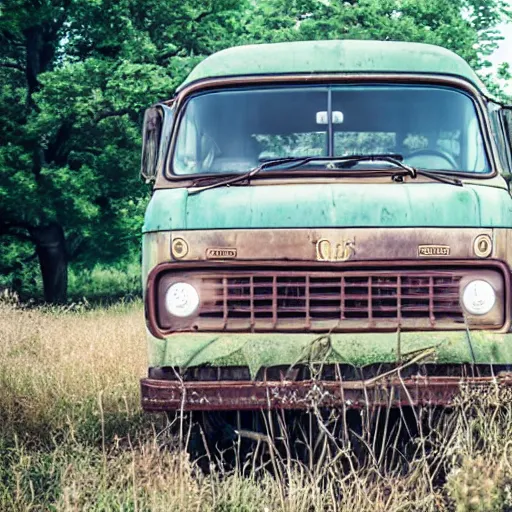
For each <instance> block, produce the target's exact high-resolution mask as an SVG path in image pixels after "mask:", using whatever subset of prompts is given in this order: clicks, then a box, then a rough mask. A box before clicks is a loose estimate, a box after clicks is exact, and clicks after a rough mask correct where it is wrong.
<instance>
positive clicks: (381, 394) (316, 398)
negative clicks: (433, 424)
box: [141, 373, 512, 411]
mask: <svg viewBox="0 0 512 512" xmlns="http://www.w3.org/2000/svg"><path fill="white" fill-rule="evenodd" d="M475 394H476V395H478V396H484V397H486V400H488V401H489V400H490V402H491V403H493V404H497V403H503V401H509V400H511V399H512V374H509V373H506V374H498V375H497V376H495V377H464V378H461V377H420V376H417V377H409V378H406V379H400V378H392V379H380V378H379V379H371V380H368V381H343V382H340V381H317V380H307V381H215V382H209V381H192V382H190V381H188V382H180V381H168V380H156V379H141V396H142V407H143V409H144V410H145V411H169V410H180V409H181V410H185V411H194V410H195V411H211V410H225V411H228V410H259V409H311V408H315V407H337V408H340V407H341V408H343V407H345V408H363V407H369V406H386V407H400V406H408V405H432V406H450V405H454V404H455V403H456V402H457V401H459V402H460V401H461V400H464V398H471V397H474V396H475Z"/></svg>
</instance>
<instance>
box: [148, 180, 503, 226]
mask: <svg viewBox="0 0 512 512" xmlns="http://www.w3.org/2000/svg"><path fill="white" fill-rule="evenodd" d="M489 181H492V182H493V183H496V184H502V185H503V188H501V187H495V186H487V183H488V180H483V181H481V183H482V184H481V185H479V184H466V185H465V186H463V187H457V186H454V185H446V184H442V183H410V184H409V183H408V184H400V183H395V184H392V183H390V184H388V185H382V184H377V183H360V184H358V183H334V184H333V183H323V184H294V185H293V186H291V185H290V184H282V185H273V186H259V185H258V184H257V182H254V183H253V184H252V185H251V186H241V187H219V188H214V189H210V190H205V191H203V192H201V193H199V194H194V195H191V196H189V195H188V192H187V190H186V189H162V190H157V191H155V193H154V194H153V197H152V199H151V202H150V203H149V206H148V208H147V211H146V217H145V221H144V228H143V230H144V232H151V231H169V230H186V229H237V228H238V229H243V228H246V229H249V228H320V227H324V228H328V227H333V228H334V227H340V228H342V227H488V228H492V227H496V228H498V227H511V226H512V200H511V198H510V195H509V193H508V191H507V190H506V188H505V185H504V181H503V180H502V178H499V180H498V181H496V180H489Z"/></svg>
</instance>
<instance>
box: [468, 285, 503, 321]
mask: <svg viewBox="0 0 512 512" xmlns="http://www.w3.org/2000/svg"><path fill="white" fill-rule="evenodd" d="M462 302H463V304H464V307H465V308H466V309H467V310H468V312H469V313H471V314H472V315H485V314H486V313H489V311H491V309H492V307H493V306H494V303H495V302H496V294H495V293H494V289H493V287H492V286H491V285H490V284H489V283H488V282H487V281H482V280H481V279H477V280H475V281H471V282H470V283H469V284H468V285H467V286H466V288H464V293H463V294H462Z"/></svg>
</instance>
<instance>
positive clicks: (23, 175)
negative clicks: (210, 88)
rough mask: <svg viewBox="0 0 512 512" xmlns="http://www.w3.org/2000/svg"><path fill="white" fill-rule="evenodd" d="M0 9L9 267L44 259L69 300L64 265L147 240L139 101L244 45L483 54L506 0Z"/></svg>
mask: <svg viewBox="0 0 512 512" xmlns="http://www.w3.org/2000/svg"><path fill="white" fill-rule="evenodd" d="M0 9H1V16H0V43H1V45H2V50H3V51H2V55H1V56H0V84H1V86H0V137H1V141H2V145H1V147H0V271H1V272H2V273H3V274H9V275H10V276H11V283H13V282H14V284H19V283H16V280H19V279H20V277H19V276H23V272H22V270H23V269H24V268H25V267H26V265H31V264H32V261H35V259H37V261H38V262H39V266H40V270H41V274H42V278H43V285H44V297H45V299H46V300H47V301H48V302H60V301H64V300H65V299H66V281H67V268H68V263H69V262H70V261H73V262H74V263H75V264H82V265H88V264H89V265H91V264H93V263H94V262H97V261H102V262H105V263H114V262H116V261H118V260H120V259H122V258H123V257H126V256H127V255H129V256H133V254H134V253H135V252H136V250H137V247H138V237H139V228H140V224H141V222H142V215H143V208H144V205H145V202H146V200H147V196H148V190H147V188H145V187H144V186H142V185H141V184H140V183H139V182H138V181H137V179H136V176H137V170H138V167H139V162H140V157H139V152H140V125H141V122H142V113H143V110H144V109H145V108H146V107H147V106H149V105H151V104H152V103H154V102H155V101H157V100H160V99H163V98H168V97H170V96H171V95H172V93H173V91H174V89H175V88H176V86H177V85H178V84H179V83H180V82H181V81H182V80H183V78H184V77H185V76H186V74H187V73H188V72H189V71H190V69H191V68H192V67H193V65H194V64H195V63H197V62H198V61H199V60H200V59H201V58H202V57H203V56H206V55H208V54H210V53H212V52H214V51H217V50H220V49H222V48H225V47H228V46H232V45H235V44H243V43H253V42H273V41H289V40H301V39H333V38H357V39H380V40H385V39H395V40H410V41H423V42H428V43H434V44H440V45H442V46H445V47H447V48H450V49H452V50H454V51H455V52H457V53H458V54H460V55H461V56H462V57H464V58H465V59H467V60H468V61H469V62H470V63H471V64H472V65H473V66H474V67H475V68H476V69H483V68H485V67H486V66H487V65H488V62H487V61H486V57H487V56H488V55H489V54H490V52H491V51H492V50H493V49H494V48H495V46H496V42H497V41H498V39H499V35H498V34H497V33H496V26H497V24H498V23H499V21H500V19H501V17H503V16H508V15H509V13H508V11H507V10H506V2H505V1H503V0H346V1H341V0H181V1H177V0H5V1H4V3H3V5H2V7H1V8H0Z"/></svg>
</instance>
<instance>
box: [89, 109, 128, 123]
mask: <svg viewBox="0 0 512 512" xmlns="http://www.w3.org/2000/svg"><path fill="white" fill-rule="evenodd" d="M130 112H131V109H129V108H122V109H120V110H111V111H104V112H100V113H99V114H98V115H97V116H95V118H94V122H95V123H96V124H97V123H99V122H100V121H103V119H107V118H109V117H117V116H124V115H125V114H129V113H130Z"/></svg>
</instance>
